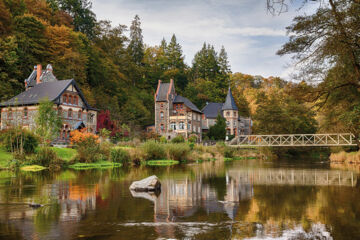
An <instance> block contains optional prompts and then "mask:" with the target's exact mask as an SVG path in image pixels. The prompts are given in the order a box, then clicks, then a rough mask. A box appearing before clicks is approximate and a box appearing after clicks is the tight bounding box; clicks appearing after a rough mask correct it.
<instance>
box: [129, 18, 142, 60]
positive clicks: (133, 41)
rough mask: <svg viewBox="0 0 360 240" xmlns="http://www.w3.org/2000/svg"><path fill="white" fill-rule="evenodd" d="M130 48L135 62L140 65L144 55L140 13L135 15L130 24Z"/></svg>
mask: <svg viewBox="0 0 360 240" xmlns="http://www.w3.org/2000/svg"><path fill="white" fill-rule="evenodd" d="M128 50H129V54H130V56H131V57H132V60H133V61H134V63H135V64H136V65H138V66H140V65H141V63H142V60H143V57H144V43H143V36H142V30H141V22H140V18H139V16H138V15H135V18H134V20H133V21H132V23H131V26H130V44H129V46H128Z"/></svg>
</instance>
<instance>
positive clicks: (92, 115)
mask: <svg viewBox="0 0 360 240" xmlns="http://www.w3.org/2000/svg"><path fill="white" fill-rule="evenodd" d="M43 99H48V100H50V101H52V102H53V103H54V109H55V110H56V111H57V112H58V114H59V115H60V116H61V119H62V122H63V125H62V129H61V131H60V134H59V137H58V139H57V140H56V141H57V142H67V141H68V139H69V135H70V131H72V130H76V129H81V128H86V129H87V131H89V132H92V133H95V132H96V126H97V112H98V111H97V110H96V109H94V108H92V107H91V106H90V105H89V104H88V103H87V101H86V99H85V97H84V95H83V94H82V92H81V90H80V88H79V87H78V85H77V84H76V82H75V80H74V79H69V80H57V78H56V77H55V76H54V74H53V69H52V66H51V65H50V64H49V65H47V67H46V69H45V70H44V71H43V70H42V67H41V65H40V64H39V65H37V66H35V67H34V70H33V72H32V73H31V74H30V76H29V77H28V78H27V79H25V91H24V92H22V93H20V94H19V95H17V96H15V97H13V98H11V99H10V100H8V101H5V102H2V103H0V109H1V122H0V128H1V129H6V128H10V127H14V126H21V127H23V128H28V129H30V130H34V129H35V127H36V123H35V117H36V115H37V112H38V107H39V103H40V101H41V100H43Z"/></svg>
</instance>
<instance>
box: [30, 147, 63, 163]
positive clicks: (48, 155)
mask: <svg viewBox="0 0 360 240" xmlns="http://www.w3.org/2000/svg"><path fill="white" fill-rule="evenodd" d="M57 160H58V157H57V154H56V152H55V151H54V150H52V149H51V148H49V147H42V148H40V149H39V151H38V152H37V153H36V155H35V163H36V164H39V165H41V166H44V167H49V166H50V164H51V163H55V162H57Z"/></svg>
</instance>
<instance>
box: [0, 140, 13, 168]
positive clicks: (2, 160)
mask: <svg viewBox="0 0 360 240" xmlns="http://www.w3.org/2000/svg"><path fill="white" fill-rule="evenodd" d="M12 159H13V156H12V155H11V153H8V152H7V151H6V150H5V148H4V147H2V146H0V169H6V168H7V165H8V162H9V161H10V160H12Z"/></svg>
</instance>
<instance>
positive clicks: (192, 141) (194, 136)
mask: <svg viewBox="0 0 360 240" xmlns="http://www.w3.org/2000/svg"><path fill="white" fill-rule="evenodd" d="M197 139H198V137H197V136H196V135H190V137H189V139H188V141H189V142H191V143H196V142H197Z"/></svg>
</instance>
